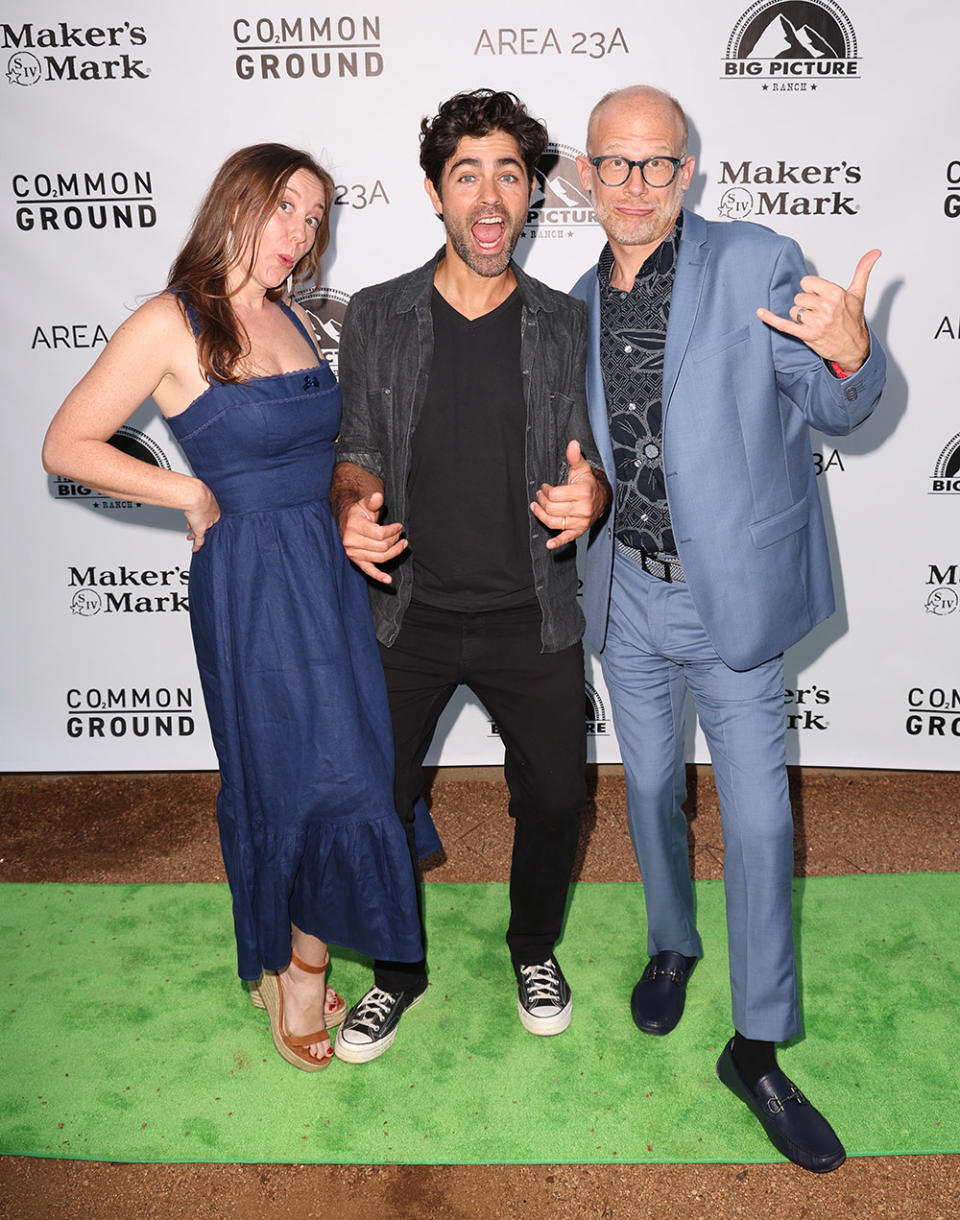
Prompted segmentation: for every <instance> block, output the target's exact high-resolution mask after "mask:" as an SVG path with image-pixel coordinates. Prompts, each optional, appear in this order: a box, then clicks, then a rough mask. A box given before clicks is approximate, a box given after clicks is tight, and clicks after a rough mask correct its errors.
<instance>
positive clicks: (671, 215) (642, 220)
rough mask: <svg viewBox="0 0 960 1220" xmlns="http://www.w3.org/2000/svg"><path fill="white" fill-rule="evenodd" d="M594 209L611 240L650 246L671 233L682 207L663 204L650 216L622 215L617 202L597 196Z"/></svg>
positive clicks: (627, 244) (619, 242) (631, 244)
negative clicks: (599, 198)
mask: <svg viewBox="0 0 960 1220" xmlns="http://www.w3.org/2000/svg"><path fill="white" fill-rule="evenodd" d="M671 204H672V201H671ZM593 210H594V214H595V215H596V218H597V221H598V222H599V224H600V226H601V227H602V229H603V231H604V232H605V233H606V235H607V237H608V238H609V239H610V240H611V241H615V242H617V243H618V244H619V245H621V246H649V245H652V244H653V243H654V242H657V243H659V242H661V241H663V240H664V238H665V237H666V236H667V235H668V234H669V233H670V230H671V229H672V228H673V226H674V224H675V223H676V219H677V214H678V213H679V211H680V208H679V207H676V208H674V207H673V206H670V207H663V206H662V205H661V206H660V207H658V208H657V209H656V211H654V212H652V213H651V214H650V215H649V216H621V215H620V214H619V213H618V212H617V210H616V203H615V202H612V203H606V202H601V201H600V200H598V199H596V198H595V199H594V201H593Z"/></svg>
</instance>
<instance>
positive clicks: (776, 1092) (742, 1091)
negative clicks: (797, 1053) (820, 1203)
mask: <svg viewBox="0 0 960 1220" xmlns="http://www.w3.org/2000/svg"><path fill="white" fill-rule="evenodd" d="M717 1075H718V1076H719V1077H720V1079H721V1080H722V1081H723V1083H724V1084H725V1085H726V1086H727V1088H728V1089H729V1090H730V1092H731V1093H734V1094H736V1096H737V1097H739V1098H740V1100H741V1101H742V1102H745V1103H746V1104H747V1105H748V1106H749V1107H750V1109H751V1110H752V1111H753V1113H754V1114H755V1115H756V1116H757V1118H758V1119H759V1120H760V1125H761V1126H762V1127H763V1129H764V1131H765V1132H766V1133H767V1138H768V1139H769V1140H770V1143H771V1144H773V1146H774V1148H776V1149H777V1151H778V1152H782V1153H783V1155H784V1156H785V1157H786V1158H787V1159H788V1160H790V1161H793V1163H794V1164H795V1165H799V1166H800V1167H801V1169H809V1170H810V1171H811V1173H829V1172H830V1170H831V1169H837V1168H838V1167H839V1166H840V1165H842V1164H843V1162H844V1161H845V1160H846V1159H847V1154H846V1152H845V1151H844V1148H843V1144H841V1143H840V1141H839V1140H838V1139H837V1136H836V1133H835V1132H834V1130H833V1128H832V1127H831V1126H830V1124H829V1123H828V1122H827V1120H826V1119H825V1118H824V1117H823V1115H822V1114H821V1113H820V1111H819V1110H818V1109H817V1108H816V1106H812V1105H811V1104H810V1102H809V1101H807V1099H806V1098H805V1097H804V1095H803V1094H802V1093H801V1092H800V1090H799V1089H798V1088H797V1086H796V1085H795V1084H794V1083H793V1081H792V1080H789V1079H788V1078H787V1077H786V1076H784V1074H783V1072H781V1071H780V1069H779V1068H775V1069H774V1070H773V1071H772V1072H767V1074H766V1075H765V1076H761V1077H760V1079H759V1080H758V1081H757V1087H756V1088H755V1089H751V1088H750V1087H749V1086H748V1085H747V1082H746V1081H745V1080H744V1078H743V1077H742V1076H741V1075H740V1069H739V1068H738V1067H737V1065H736V1062H735V1061H734V1058H733V1039H732V1038H731V1039H730V1041H729V1042H728V1043H727V1045H726V1046H725V1047H724V1048H723V1054H722V1055H721V1056H720V1058H719V1059H718V1060H717Z"/></svg>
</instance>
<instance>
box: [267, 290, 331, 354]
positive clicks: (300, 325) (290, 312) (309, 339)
mask: <svg viewBox="0 0 960 1220" xmlns="http://www.w3.org/2000/svg"><path fill="white" fill-rule="evenodd" d="M277 304H278V305H279V306H280V308H281V309H282V310H283V312H284V313H285V314H286V315H287V317H288V318H289V319H290V321H291V322H292V323H293V324H294V326H295V327H296V328H297V330H299V332H300V334H301V335H303V337H304V339H306V341H307V342H308V343H309V344H310V346H311V347H312V348H313V350H314V351H315V352H316V353H317V359H318V360H319V361H320V363H321V364H323V353H322V352H321V351H320V349H319V348H318V347H317V341H316V339H314V337H313V335H311V334H310V332H309V331H308V330H307V328H306V327H305V326H304V324H303V323H302V322H301V321H300V319H299V318H298V317H297V315H296V313H295V312H294V311H293V310H292V309H291V308H290V306H289V305H288V304H287V303H286V301H284V300H283V299H282V298H281V299H280V300H278V301H277Z"/></svg>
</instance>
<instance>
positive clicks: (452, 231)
mask: <svg viewBox="0 0 960 1220" xmlns="http://www.w3.org/2000/svg"><path fill="white" fill-rule="evenodd" d="M484 215H487V216H489V215H490V213H489V212H486V213H481V214H480V215H479V216H475V217H474V218H473V220H472V221H471V220H468V219H464V220H463V221H462V222H461V223H459V224H456V225H453V224H451V223H450V222H449V221H448V220H447V218H446V216H444V219H443V223H444V227H445V228H446V230H447V236H448V237H449V238H450V244H451V245H452V246H453V248H454V251H455V252H456V253H457V255H458V256H459V257H460V258H461V259H462V260H463V262H465V263H466V264H467V266H468V267H469V268H470V270H471V271H475V272H476V273H477V275H483V276H487V277H489V278H491V279H492V278H494V277H496V276H498V275H503V273H504V271H506V269H507V268H508V267H509V266H510V260H511V258H513V252H514V250H515V249H516V246H517V242H518V241H519V240H520V234H521V233H522V232H523V226H524V225H525V224H526V220H527V217H526V213H524V215H523V216H522V217H518V218H517V219H516V220H514V221H512V222H511V219H510V217H509V215H504V216H503V244H502V245H501V246H500V249H499V250H497V251H495V252H492V253H490V254H486V253H485V252H484V251H483V250H478V249H477V247H476V246H475V245H474V241H473V233H472V232H471V230H472V228H473V225H474V224H475V223H476V222H477V221H478V220H479V219H481V217H482V216H484Z"/></svg>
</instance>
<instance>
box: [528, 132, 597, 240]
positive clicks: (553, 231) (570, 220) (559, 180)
mask: <svg viewBox="0 0 960 1220" xmlns="http://www.w3.org/2000/svg"><path fill="white" fill-rule="evenodd" d="M579 156H583V154H582V153H581V152H579V151H578V150H577V149H576V148H570V147H569V146H568V145H566V144H548V145H547V151H546V152H545V153H544V154H543V156H542V157H541V158H540V160H539V161H538V162H537V165H536V168H535V170H534V185H533V195H532V197H531V199H530V211H529V212H528V213H527V224H526V227H525V228H524V229H523V230H522V232H521V234H520V236H521V237H526V238H530V239H531V240H535V239H537V238H558V237H573V233H574V229H577V228H581V227H582V226H583V225H595V224H596V223H597V218H596V216H595V215H594V211H593V200H592V199H591V198H590V194H589V192H588V191H585V190H584V189H583V187H582V186H581V184H580V171H579V170H578V169H577V157H579Z"/></svg>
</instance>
